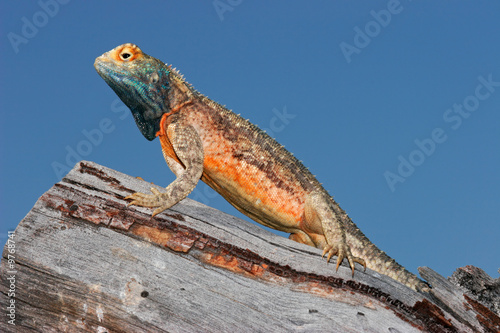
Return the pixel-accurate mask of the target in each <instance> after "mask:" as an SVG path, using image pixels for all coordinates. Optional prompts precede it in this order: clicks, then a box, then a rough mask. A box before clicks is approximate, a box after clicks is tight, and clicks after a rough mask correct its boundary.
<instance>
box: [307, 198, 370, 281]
mask: <svg viewBox="0 0 500 333" xmlns="http://www.w3.org/2000/svg"><path fill="white" fill-rule="evenodd" d="M332 201H333V200H332V199H331V198H329V197H328V196H326V195H325V194H323V193H321V192H312V193H310V194H309V195H308V196H307V198H306V202H305V211H304V219H305V221H304V222H303V223H304V224H305V225H304V226H305V227H306V228H309V229H318V228H321V229H322V235H323V237H324V240H325V241H324V242H323V244H318V243H317V244H316V246H317V247H319V246H318V245H321V247H323V256H324V255H325V254H327V253H328V255H327V257H326V260H327V262H329V261H330V258H331V257H332V256H334V255H336V256H337V266H336V270H338V268H339V266H340V264H341V263H342V261H343V260H344V258H345V259H347V261H348V262H349V266H350V267H351V270H352V275H353V276H354V263H355V262H357V263H359V264H361V265H363V266H364V267H365V269H366V263H365V261H364V260H363V259H362V258H358V257H355V256H353V255H352V253H351V249H350V247H349V245H348V244H347V242H346V231H345V226H344V223H343V221H342V220H341V218H340V216H339V215H338V214H337V213H336V212H335V209H334V207H333V205H334V203H333V202H332Z"/></svg>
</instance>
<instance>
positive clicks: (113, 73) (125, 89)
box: [94, 54, 161, 141]
mask: <svg viewBox="0 0 500 333" xmlns="http://www.w3.org/2000/svg"><path fill="white" fill-rule="evenodd" d="M94 67H95V69H96V71H97V73H98V74H99V76H101V77H102V78H103V79H104V81H105V82H106V83H107V84H108V85H109V86H110V87H111V89H113V90H114V92H115V93H116V94H117V95H118V97H119V98H120V99H121V101H122V102H123V103H124V104H125V105H126V106H127V107H128V108H129V109H130V111H131V112H132V115H133V116H134V120H135V123H136V125H137V127H138V128H139V130H140V131H141V133H142V135H144V137H145V138H146V139H148V140H149V141H152V140H153V139H154V138H155V137H156V133H157V132H158V131H159V129H160V120H161V114H160V116H156V112H154V111H153V110H152V109H151V108H150V106H149V104H148V101H147V100H145V99H144V95H143V94H141V90H140V89H138V88H137V86H138V83H139V82H140V80H135V79H134V78H132V77H131V76H130V74H126V73H122V72H120V71H119V70H118V69H117V68H116V66H113V63H111V62H109V61H107V60H106V57H105V54H104V55H102V56H100V57H98V58H97V59H96V60H95V62H94ZM143 88H144V87H143Z"/></svg>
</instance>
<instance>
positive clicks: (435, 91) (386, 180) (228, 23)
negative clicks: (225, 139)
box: [0, 0, 500, 277]
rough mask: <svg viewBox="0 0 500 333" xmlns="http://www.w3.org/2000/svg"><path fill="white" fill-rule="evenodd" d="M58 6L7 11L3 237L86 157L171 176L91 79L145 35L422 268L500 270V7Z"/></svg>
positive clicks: (2, 60) (146, 46)
mask: <svg viewBox="0 0 500 333" xmlns="http://www.w3.org/2000/svg"><path fill="white" fill-rule="evenodd" d="M60 1H61V2H67V3H65V4H59V2H57V1H55V0H42V1H40V2H37V1H30V2H28V1H23V2H21V1H2V2H1V3H0V13H1V20H0V22H1V23H0V27H1V28H0V33H1V42H0V43H1V45H0V47H1V50H2V52H1V53H2V54H1V56H0V80H1V86H0V87H1V90H0V93H1V96H0V103H1V104H0V107H1V113H2V117H1V119H2V120H1V122H0V126H1V128H0V131H1V141H0V154H1V166H0V170H1V177H0V179H1V183H0V186H1V187H0V188H1V193H0V196H1V197H0V209H1V211H0V214H1V215H0V233H1V237H2V238H1V242H2V244H3V243H4V242H5V239H6V233H7V231H8V230H13V229H14V228H15V227H16V225H17V224H18V223H19V222H20V221H21V220H22V218H23V217H24V216H25V215H26V214H27V212H28V211H29V210H30V209H31V207H32V206H33V204H34V203H35V202H36V200H37V199H38V197H39V196H41V195H42V194H43V193H44V192H45V191H47V190H48V189H49V188H50V187H51V186H52V185H53V184H54V183H56V182H58V181H59V180H60V178H61V176H62V174H64V173H65V172H66V171H67V169H69V168H71V167H73V164H74V162H75V161H76V160H80V159H85V160H91V161H94V162H97V163H100V164H103V165H105V166H108V167H110V168H113V169H116V170H119V171H121V172H124V173H127V174H130V175H134V176H141V177H143V178H144V179H146V180H148V181H152V182H154V183H156V184H161V185H164V186H166V185H168V184H169V183H170V182H171V181H172V180H173V179H174V176H173V174H172V173H171V171H170V170H169V169H168V167H167V165H166V163H165V162H164V160H163V157H162V154H161V150H160V144H159V142H158V141H157V140H155V141H153V142H149V141H147V140H146V139H145V138H144V137H143V136H142V135H141V133H140V132H139V130H138V129H137V127H136V125H135V123H134V121H133V119H132V116H131V114H130V113H129V111H128V110H127V111H126V112H123V106H122V105H121V104H119V103H117V102H116V100H117V97H116V95H115V94H114V92H113V91H112V90H111V89H110V88H109V87H108V86H107V85H106V84H105V83H104V81H103V80H102V79H101V78H100V77H99V76H98V75H97V73H96V72H95V70H94V68H93V62H94V59H95V58H96V57H97V56H99V55H101V54H102V53H104V52H106V51H108V50H110V49H112V48H114V47H115V46H118V45H120V44H122V43H127V42H131V43H135V44H137V45H138V46H139V47H141V48H142V49H143V50H144V51H145V52H146V53H148V54H150V55H152V56H155V57H157V58H159V59H161V60H163V61H164V62H167V63H169V64H173V65H174V66H175V67H177V68H178V69H179V70H180V71H181V72H182V73H183V74H184V75H185V77H186V78H187V80H188V81H189V82H190V83H192V84H193V85H194V86H195V87H196V88H197V89H198V90H199V91H201V92H202V93H204V94H206V95H207V96H209V97H210V98H212V99H213V100H215V101H218V102H220V103H221V104H225V105H227V106H228V107H229V108H231V109H232V110H233V111H235V112H236V113H241V114H242V115H244V116H245V117H246V118H249V119H250V120H251V121H252V122H254V123H256V124H258V125H259V126H261V127H264V128H267V129H269V130H270V132H271V134H272V135H273V136H274V137H275V138H276V139H277V140H278V141H279V142H281V143H282V144H284V145H285V146H286V147H287V148H288V149H289V150H290V151H292V152H293V153H294V154H295V155H296V156H298V158H299V159H301V160H303V161H304V164H305V165H306V166H308V167H309V168H310V169H311V170H312V172H313V173H314V174H315V175H316V176H317V177H318V179H319V180H320V182H322V183H323V184H324V186H325V188H326V189H327V190H328V191H329V192H330V193H331V194H332V195H334V197H335V198H336V200H337V201H338V202H339V203H340V205H341V206H342V207H343V208H344V209H345V210H346V211H347V212H348V213H349V215H350V216H351V217H352V219H353V220H354V221H355V222H356V223H357V224H358V226H359V227H360V228H361V230H363V231H364V232H365V234H366V235H367V236H368V237H369V238H370V239H371V240H372V241H373V243H375V244H376V245H377V246H379V247H380V248H381V249H382V250H384V251H386V252H388V253H389V255H391V256H392V257H394V258H395V259H396V260H397V261H398V262H399V263H401V264H403V265H404V266H406V267H407V268H408V269H410V270H411V271H413V272H415V271H416V268H417V267H418V266H429V267H431V268H433V269H434V270H436V271H438V272H439V273H440V274H442V275H445V276H449V275H451V273H452V272H453V271H454V269H456V268H457V267H461V266H464V265H475V266H478V267H481V268H483V269H485V270H486V272H488V273H489V274H490V275H492V276H493V277H497V276H498V273H497V269H498V268H499V266H500V260H499V257H500V190H499V189H500V176H499V171H498V170H499V165H500V56H499V55H500V43H499V39H498V38H499V37H498V36H499V35H500V20H499V15H500V3H499V2H497V1H460V2H459V1H456V2H453V4H451V3H450V2H449V1H410V0H402V1H400V2H398V1H394V0H390V1H321V2H320V1H314V2H313V1H309V2H306V1H300V2H299V1H273V2H272V4H268V2H267V1H249V0H243V1H237V0H233V1H228V0H220V1H147V2H142V1H141V2H139V1H107V2H93V4H92V5H90V4H89V3H88V2H84V1H62V0H60ZM228 2H230V3H231V4H228ZM54 4H57V6H55V5H54ZM285 111H286V113H285ZM284 115H286V116H284ZM106 119H107V120H106ZM102 121H104V122H108V125H109V126H110V128H111V129H110V130H108V131H107V133H104V132H101V133H102V135H103V137H102V140H98V141H94V143H89V142H90V141H89V140H88V139H87V137H86V133H87V134H88V133H93V132H92V130H94V129H97V128H99V126H100V124H101V122H102ZM75 155H78V156H75ZM54 166H58V167H59V169H57V168H56V169H55V168H54ZM61 169H63V170H66V171H61ZM191 197H194V198H197V199H198V200H200V201H202V202H204V203H207V204H209V205H210V206H213V207H216V208H219V209H221V210H223V211H225V212H228V213H230V214H234V215H237V216H241V215H240V214H238V213H237V212H236V210H235V209H234V208H232V207H231V206H230V205H229V204H227V203H226V202H225V201H224V200H223V199H222V198H220V197H219V196H216V195H214V194H213V193H212V192H209V191H208V190H206V188H205V185H203V184H200V185H199V187H198V189H197V190H196V192H195V193H194V195H192V196H191ZM318 260H320V259H319V258H318Z"/></svg>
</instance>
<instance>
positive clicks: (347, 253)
mask: <svg viewBox="0 0 500 333" xmlns="http://www.w3.org/2000/svg"><path fill="white" fill-rule="evenodd" d="M326 253H328V255H327V257H326V262H330V259H331V257H332V256H334V255H336V256H337V264H336V267H335V270H337V271H338V269H339V266H340V264H342V261H344V259H347V261H348V262H349V267H350V268H351V270H352V276H354V263H356V262H357V263H358V264H360V265H362V266H363V267H364V268H365V271H366V262H365V261H364V260H363V259H362V258H359V257H355V256H353V255H352V253H351V250H350V249H349V247H348V246H347V245H343V246H336V245H330V244H329V245H327V246H325V248H324V249H323V254H322V255H321V257H324V256H325V254H326Z"/></svg>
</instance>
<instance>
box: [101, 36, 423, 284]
mask: <svg viewBox="0 0 500 333" xmlns="http://www.w3.org/2000/svg"><path fill="white" fill-rule="evenodd" d="M94 66H95V68H96V70H97V72H98V73H99V75H100V76H101V77H102V78H103V79H104V80H105V81H106V82H107V83H108V85H109V86H110V87H111V88H112V89H113V90H114V91H115V92H116V94H117V95H118V96H119V97H120V98H121V100H122V101H123V102H124V103H125V104H126V105H127V106H128V107H129V108H130V110H131V111H132V114H133V115H134V118H135V120H136V123H137V126H138V127H139V129H140V130H141V132H142V134H143V135H144V136H145V137H146V138H147V139H148V140H153V139H154V138H155V137H156V136H158V137H159V138H160V142H161V146H162V150H163V155H164V157H165V160H166V162H167V164H168V166H169V167H170V169H171V170H172V171H173V172H174V173H175V175H176V176H177V178H176V180H175V181H173V182H172V183H171V184H170V185H169V186H167V188H166V189H165V192H163V193H162V192H159V191H158V190H156V189H154V188H152V189H151V191H152V193H153V194H144V193H135V194H132V195H130V196H128V197H127V199H131V200H132V201H131V203H130V204H131V205H139V206H144V207H153V208H155V210H154V212H153V216H154V215H156V214H158V213H160V212H162V211H163V210H165V209H167V208H170V207H171V206H173V205H175V204H176V203H178V202H179V201H181V200H182V199H184V198H185V197H186V196H187V195H188V194H189V193H190V192H191V191H192V190H193V189H194V188H195V186H196V184H197V182H198V180H199V179H201V180H202V181H204V182H205V183H207V184H208V185H209V186H210V187H212V188H213V189H214V190H216V191H217V192H218V193H220V194H221V195H222V196H223V197H224V198H225V199H226V200H227V201H229V202H230V203H231V204H232V205H233V206H234V207H236V208H237V209H238V210H239V211H241V212H242V213H243V214H245V215H247V216H249V217H250V218H252V219H253V220H255V221H257V222H259V223H261V224H263V225H266V226H268V227H271V228H274V229H277V230H281V231H284V232H287V233H290V239H292V240H294V241H297V242H300V243H304V244H307V245H311V246H314V247H317V248H319V249H322V250H323V255H325V254H327V261H329V260H330V258H331V257H332V256H334V255H336V256H337V269H338V266H339V265H340V263H341V262H342V261H343V260H344V259H347V260H348V262H349V266H350V267H351V269H352V273H353V275H354V263H355V262H357V263H359V264H361V265H363V266H365V268H366V267H367V266H368V267H369V268H371V269H373V270H375V271H377V272H379V273H381V274H385V275H388V276H390V277H392V278H393V279H395V280H397V281H400V282H402V283H404V284H406V285H407V286H409V287H411V288H413V289H415V290H427V285H426V284H425V283H424V282H422V281H421V280H419V279H418V278H417V277H416V276H415V275H413V274H411V273H410V272H408V271H407V270H406V269H404V268H403V267H402V266H400V265H399V264H397V263H396V262H395V261H394V260H393V259H391V258H390V257H389V256H387V255H386V254H385V253H384V252H382V251H380V250H379V249H378V248H377V247H376V246H375V245H374V244H372V243H371V242H370V241H369V240H368V238H366V237H365V236H364V234H363V233H362V232H361V231H360V230H359V229H358V228H357V227H356V225H355V224H354V223H353V222H352V221H351V219H350V218H349V217H348V216H347V214H346V213H345V212H344V211H343V210H342V209H341V208H340V206H339V205H338V204H337V203H336V202H335V201H334V200H333V198H332V197H331V196H330V195H329V194H328V193H327V191H326V190H325V189H324V188H323V187H322V186H321V185H320V183H319V182H318V181H317V180H316V178H315V177H314V176H313V175H312V174H311V173H310V172H309V171H308V170H307V169H306V168H305V167H304V166H303V165H302V163H301V162H300V161H299V160H297V159H296V158H295V157H294V156H293V155H292V154H291V153H289V152H288V151H287V150H286V149H285V148H284V147H283V146H282V145H280V144H278V143H277V142H276V141H275V140H274V139H272V138H271V137H269V136H268V135H267V134H266V133H265V132H263V131H261V130H260V129H259V128H258V127H256V126H255V125H253V124H251V123H250V122H249V121H247V120H245V119H244V118H242V117H240V116H238V115H236V114H235V113H233V112H231V111H229V110H227V109H226V108H224V107H223V106H221V105H219V104H217V103H215V102H213V101H212V100H210V99H208V98H207V97H205V96H203V95H201V94H200V93H198V92H197V91H196V90H194V88H193V87H192V86H191V85H190V84H188V83H187V82H186V81H185V80H184V79H183V77H182V76H181V75H180V74H179V73H178V72H177V71H176V70H175V69H172V68H171V67H170V66H167V65H165V64H163V63H162V62H161V61H159V60H158V59H155V58H153V57H150V56H148V55H147V54H145V53H143V52H142V51H141V50H140V49H139V48H138V47H137V46H135V45H133V44H124V45H121V46H118V47H116V48H115V49H113V50H111V51H109V52H107V53H104V54H103V55H102V56H100V57H98V58H97V59H96V61H95V64H94Z"/></svg>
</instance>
